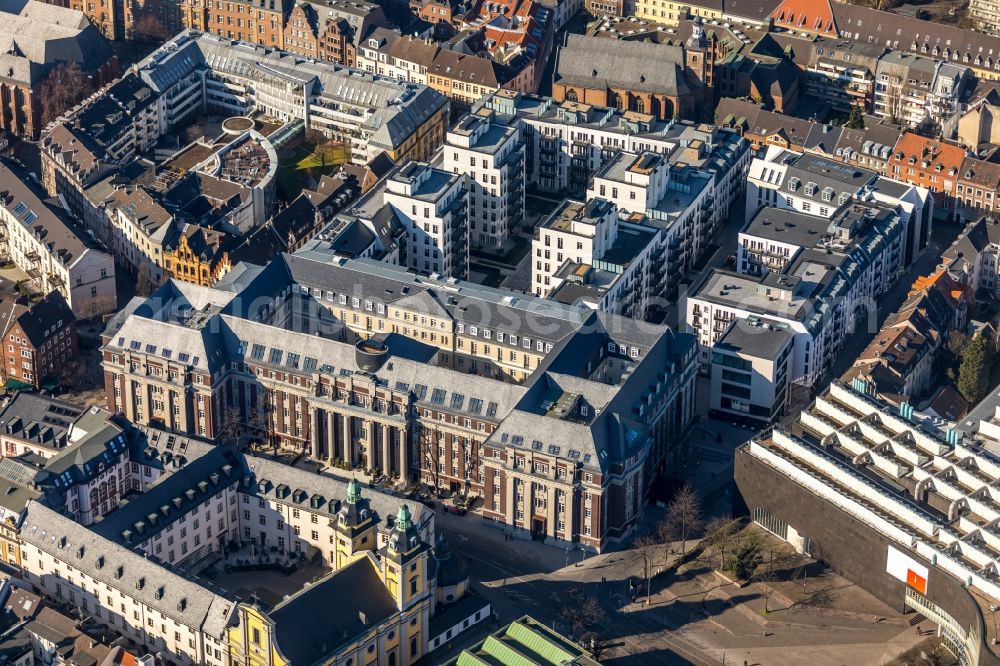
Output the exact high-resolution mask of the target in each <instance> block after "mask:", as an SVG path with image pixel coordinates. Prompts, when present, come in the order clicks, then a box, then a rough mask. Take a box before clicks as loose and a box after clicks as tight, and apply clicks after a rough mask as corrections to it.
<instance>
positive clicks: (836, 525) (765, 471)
mask: <svg viewBox="0 0 1000 666" xmlns="http://www.w3.org/2000/svg"><path fill="white" fill-rule="evenodd" d="M734 474H735V477H736V487H737V497H736V502H737V506H736V507H734V508H735V509H736V511H737V512H740V511H743V512H745V511H750V512H752V511H753V508H754V507H757V506H759V507H762V508H764V509H765V510H767V511H769V512H770V513H771V514H772V515H774V516H775V517H777V518H779V519H780V520H782V521H784V522H786V523H788V525H789V526H791V527H792V528H794V529H795V530H796V531H797V532H798V533H799V534H800V535H802V536H805V537H808V538H809V540H810V553H811V554H812V555H813V557H816V558H817V559H822V560H823V561H824V562H825V563H826V564H827V565H828V566H829V567H830V568H831V569H833V570H834V571H836V572H837V573H838V574H840V575H842V576H844V577H845V578H847V579H848V580H851V581H853V582H854V583H855V584H857V585H858V586H860V587H861V588H863V589H864V590H866V591H868V592H869V593H871V594H872V595H873V596H875V597H877V598H878V599H880V600H881V601H883V602H885V603H886V604H888V605H889V606H890V607H892V608H894V609H896V610H899V611H902V610H904V602H903V600H904V597H905V593H906V587H907V586H906V584H905V583H904V582H902V581H900V580H898V579H897V578H895V577H893V576H891V575H890V574H888V573H887V572H886V570H885V568H886V555H887V552H888V547H889V545H890V544H891V545H892V546H893V547H894V548H896V549H897V550H899V551H901V552H904V553H906V554H907V555H909V556H910V557H912V558H913V559H914V560H916V561H918V562H920V563H921V564H924V565H925V566H927V567H928V568H929V569H930V575H929V577H928V581H927V592H928V594H926V595H925V596H926V597H927V598H928V599H930V600H931V601H933V602H934V603H935V604H937V605H938V606H940V607H941V608H942V609H944V610H945V611H947V612H948V613H949V614H951V616H952V617H954V618H955V620H957V621H958V622H960V623H961V624H962V625H963V626H964V627H966V628H967V629H968V628H970V627H974V628H975V629H976V631H977V632H978V633H979V635H980V636H983V635H984V631H985V627H984V625H983V618H982V615H981V614H980V611H979V606H978V605H977V603H976V601H975V600H974V599H973V598H972V597H971V596H970V595H969V593H968V592H966V590H965V588H964V587H962V584H961V583H960V581H959V580H958V579H956V578H954V577H952V576H950V575H949V574H947V573H945V572H943V571H941V570H940V569H937V568H935V567H934V566H932V565H931V564H930V562H928V561H927V560H926V559H924V558H922V557H920V556H919V555H917V554H916V553H915V552H914V551H912V550H910V549H909V548H906V547H904V546H903V545H901V544H899V543H896V542H895V541H891V540H890V539H888V538H887V537H885V536H883V535H882V534H881V533H879V532H876V531H875V530H874V529H872V528H870V527H868V526H867V525H865V524H864V523H862V522H860V521H858V520H855V519H854V518H852V517H851V516H850V515H848V514H846V513H844V512H843V511H840V510H839V509H837V508H836V507H834V506H833V505H832V504H830V503H829V502H827V501H825V500H823V499H821V498H820V497H818V496H816V495H814V494H812V493H810V492H808V491H806V490H805V489H804V488H802V487H801V486H799V485H797V484H796V483H795V482H793V481H792V480H790V479H788V478H787V477H785V476H784V475H782V474H779V473H776V472H775V471H774V470H772V469H770V468H769V467H767V466H766V465H765V464H764V463H762V462H761V461H759V460H757V459H755V458H753V457H751V456H750V455H748V454H747V453H746V450H745V449H743V448H740V449H738V450H737V451H736V460H735V468H734ZM979 664H980V665H981V666H1000V658H998V657H997V656H996V655H994V654H993V653H992V652H990V648H989V647H988V646H987V645H986V644H985V642H984V643H983V644H982V646H981V648H980V659H979Z"/></svg>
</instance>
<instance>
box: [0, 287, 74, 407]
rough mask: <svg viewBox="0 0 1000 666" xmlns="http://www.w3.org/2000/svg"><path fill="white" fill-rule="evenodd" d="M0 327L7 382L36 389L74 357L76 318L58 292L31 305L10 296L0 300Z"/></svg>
mask: <svg viewBox="0 0 1000 666" xmlns="http://www.w3.org/2000/svg"><path fill="white" fill-rule="evenodd" d="M0 326H2V327H3V331H4V333H3V337H4V343H3V352H2V353H0V359H3V375H2V376H3V379H4V381H5V382H6V383H7V384H8V385H14V386H17V385H21V384H28V385H30V386H34V387H35V388H40V387H41V386H42V384H43V383H44V382H47V381H49V380H52V379H55V378H57V377H58V376H59V375H60V374H61V373H62V372H63V371H65V369H66V366H67V365H68V364H69V363H70V361H72V360H73V359H75V358H76V356H77V351H78V347H77V338H76V317H75V316H74V315H73V311H72V310H71V309H70V307H69V304H68V303H67V302H66V299H65V298H63V296H62V294H60V293H59V292H58V291H53V292H52V293H50V294H49V295H48V296H46V297H45V298H44V299H42V300H41V301H39V302H37V303H35V304H33V305H28V304H27V303H25V302H24V301H23V300H18V299H15V298H13V297H5V298H2V299H0Z"/></svg>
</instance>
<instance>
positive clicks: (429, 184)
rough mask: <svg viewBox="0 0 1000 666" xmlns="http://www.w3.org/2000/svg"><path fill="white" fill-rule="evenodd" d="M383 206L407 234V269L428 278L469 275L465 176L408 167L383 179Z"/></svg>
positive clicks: (418, 165) (402, 255)
mask: <svg viewBox="0 0 1000 666" xmlns="http://www.w3.org/2000/svg"><path fill="white" fill-rule="evenodd" d="M382 200H383V203H384V204H385V205H387V206H391V207H392V209H393V211H395V213H396V219H397V221H399V222H400V223H401V224H402V225H403V226H404V227H405V229H406V234H407V238H406V241H405V244H406V247H405V248H401V251H400V261H401V262H403V265H405V266H407V267H409V268H412V269H414V270H417V271H421V272H424V273H431V274H437V275H444V276H447V277H454V278H459V279H462V278H465V276H466V275H468V272H469V244H468V231H467V229H466V226H465V225H466V219H467V204H466V193H465V190H464V189H463V188H462V177H461V176H459V175H456V174H454V173H450V172H448V171H444V170H442V169H438V168H436V167H433V166H430V165H429V164H423V163H419V162H408V163H406V164H405V165H404V166H403V167H402V168H400V169H399V170H397V171H395V172H393V173H392V174H391V175H390V176H388V177H387V178H386V180H385V190H384V191H383V192H382Z"/></svg>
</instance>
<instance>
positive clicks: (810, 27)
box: [771, 0, 838, 37]
mask: <svg viewBox="0 0 1000 666" xmlns="http://www.w3.org/2000/svg"><path fill="white" fill-rule="evenodd" d="M771 18H773V19H774V25H775V27H779V28H785V29H786V30H794V31H797V32H808V33H812V34H815V35H822V36H824V37H836V36H837V35H838V32H837V22H836V20H835V19H834V14H833V8H832V7H831V6H830V0H784V1H783V2H782V3H781V4H780V5H778V6H777V7H776V8H775V9H774V11H772V12H771Z"/></svg>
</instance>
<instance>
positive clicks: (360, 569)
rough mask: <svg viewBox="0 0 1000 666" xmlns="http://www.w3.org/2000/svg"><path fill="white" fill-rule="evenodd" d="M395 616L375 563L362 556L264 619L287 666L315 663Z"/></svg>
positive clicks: (287, 601) (394, 606)
mask: <svg viewBox="0 0 1000 666" xmlns="http://www.w3.org/2000/svg"><path fill="white" fill-rule="evenodd" d="M347 590H349V591H350V593H349V594H345V591H347ZM334 599H336V601H335V602H333V603H331V601H332V600H334ZM396 613H397V609H396V603H395V601H394V600H393V598H392V596H391V595H390V594H389V592H388V590H387V589H386V587H385V585H383V584H382V581H381V579H380V577H379V574H378V572H377V571H376V570H375V564H374V563H373V562H372V561H371V560H370V559H369V558H368V557H362V558H360V559H357V560H355V561H354V562H352V563H351V564H349V565H347V566H346V567H344V568H343V569H341V570H339V571H336V572H333V573H331V574H329V575H328V576H327V577H326V578H324V579H322V580H320V581H318V582H316V583H313V584H312V585H310V586H309V587H307V588H306V589H304V590H303V591H301V592H299V593H297V594H295V595H293V596H292V597H290V598H289V599H288V600H286V601H284V602H283V603H281V604H279V605H278V606H275V607H274V609H272V610H271V611H270V613H268V615H269V616H270V618H271V619H272V620H273V621H274V623H275V634H276V639H277V643H278V649H279V650H280V651H281V654H282V655H283V656H284V657H285V658H286V659H287V660H288V661H289V662H290V663H292V664H303V665H307V664H316V663H320V662H321V661H323V659H324V658H325V657H328V656H330V655H331V654H334V653H335V652H337V650H338V649H339V648H340V646H342V645H344V644H346V643H348V642H350V641H351V640H353V639H354V638H355V637H357V636H358V635H360V634H363V633H366V632H368V631H370V630H371V627H373V626H377V625H379V624H381V623H382V622H384V621H386V620H388V619H389V618H391V617H392V616H393V615H395V614H396Z"/></svg>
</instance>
